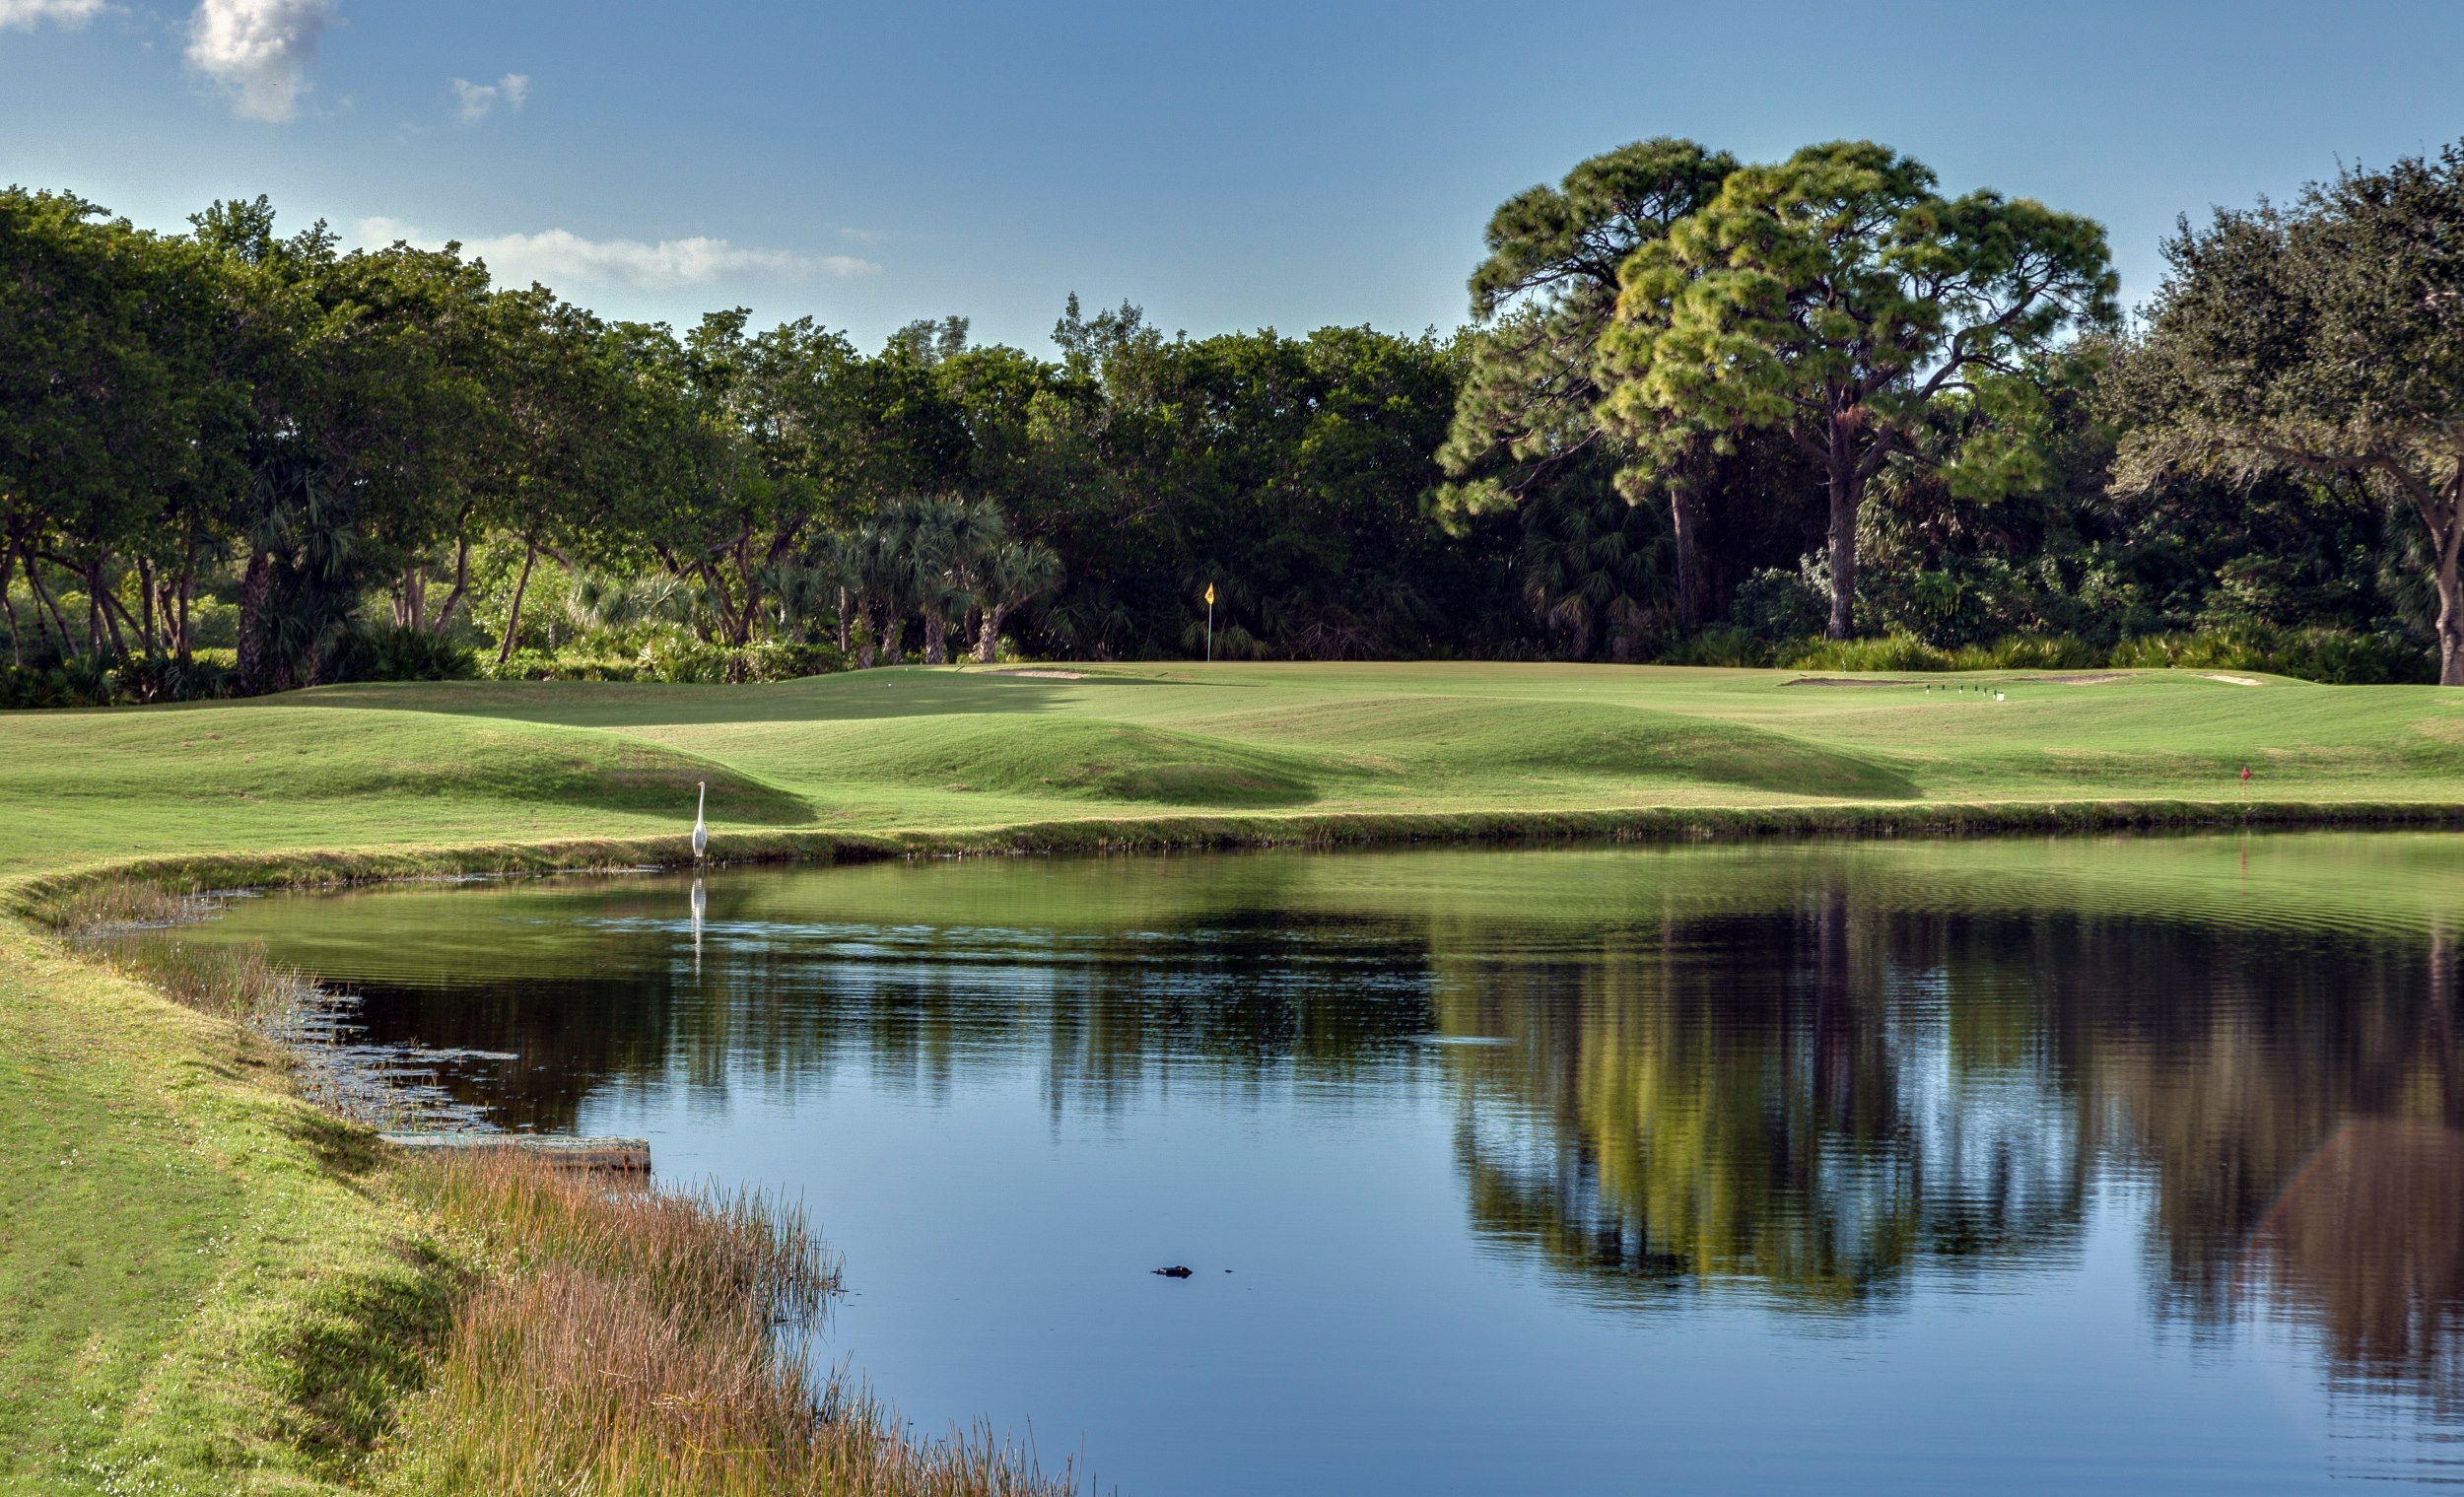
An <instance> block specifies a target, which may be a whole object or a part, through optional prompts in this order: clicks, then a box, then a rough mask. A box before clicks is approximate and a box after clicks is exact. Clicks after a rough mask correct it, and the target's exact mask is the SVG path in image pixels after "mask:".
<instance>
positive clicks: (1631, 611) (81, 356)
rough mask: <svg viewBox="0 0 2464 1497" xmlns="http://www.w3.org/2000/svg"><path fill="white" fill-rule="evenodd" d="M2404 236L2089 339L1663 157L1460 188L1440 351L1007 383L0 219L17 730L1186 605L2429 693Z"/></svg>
mask: <svg viewBox="0 0 2464 1497" xmlns="http://www.w3.org/2000/svg"><path fill="white" fill-rule="evenodd" d="M2460 243H2464V156H2459V153H2458V150H2457V149H2456V148H2449V149H2447V150H2446V151H2444V152H2442V153H2439V154H2436V155H2434V156H2424V157H2420V158H2412V159H2407V160H2403V161H2400V162H2398V163H2397V164H2395V165H2394V166H2393V167H2390V168H2385V169H2376V170H2365V169H2362V168H2358V167H2357V168H2352V169H2348V170H2345V171H2344V172H2342V173H2341V174H2340V175H2339V176H2338V177H2336V178H2335V179H2334V180H2332V181H2328V182H2324V183H2320V184H2317V185H2315V186H2313V187H2311V188H2309V189H2307V190H2306V191H2305V192H2303V193H2302V194H2301V195H2300V196H2299V197H2297V198H2296V199H2295V200H2293V202H2291V203H2289V204H2285V205H2270V204H2261V205H2259V206H2256V207H2253V208H2248V209H2225V210H2219V211H2217V212H2216V213H2215V214H2214V215H2213V217H2212V219H2211V221H2209V222H2208V223H2205V224H2201V225H2195V226H2194V225H2192V224H2191V223H2189V222H2188V221H2187V220H2185V221H2184V222H2183V223H2182V224H2181V226H2180V227H2179V228H2178V230H2177V232H2176V234H2175V235H2174V236H2173V237H2172V238H2170V239H2168V240H2167V242H2166V244H2165V252H2166V255H2167V259H2168V262H2169V266H2170V270H2169V273H2168V275H2167V277H2166V279H2165V281H2164V283H2163V285H2162V286H2161V288H2160V289H2159V290H2158V291H2157V293H2156V297H2155V298H2154V300H2153V301H2152V302H2151V303H2150V304H2149V305H2148V306H2145V307H2143V308H2141V309H2140V314H2139V315H2138V317H2137V318H2136V319H2135V320H2127V321H2126V320H2125V318H2124V317H2123V316H2122V314H2121V310H2120V308H2119V307H2118V306H2117V302H2116V293H2117V287H2116V281H2115V277H2114V275H2113V272H2112V269H2111V266H2110V263H2109V257H2108V252H2107V246H2106V243H2105V238H2104V234H2103V231H2102V230H2101V228H2099V227H2098V226H2097V225H2096V224H2094V223H2093V222H2091V221H2089V220H2088V219H2085V218H2082V217H2080V216H2078V215H2074V214H2066V213H2062V212H2058V211H2055V210H2053V209H2049V208H2047V207H2044V206H2043V205H2040V204H2037V203H2034V202H2032V201H2029V200H2025V199H2015V198H2007V197H2005V196H2003V195H2001V194H1998V193H1995V192H1992V191H1988V190H1978V191H1972V192H1968V193H1966V194H1964V195H1960V196H1949V195H1946V194H1945V193H1944V192H1943V191H1941V190H1940V188H1939V185H1938V183H1937V180H1936V178H1935V175H1934V173H1933V172H1932V171H1930V170H1928V169H1926V168H1925V167H1924V166H1923V164H1921V163H1919V162H1916V161H1914V160H1912V159H1910V158H1908V157H1905V156H1903V155H1898V154H1896V153H1893V152H1890V151H1888V150H1886V149H1884V148H1882V147H1879V146H1875V145H1872V144H1870V143H1857V142H1851V143H1834V144H1828V145H1821V146H1815V147H1810V148H1808V149H1807V150H1804V151H1801V152H1799V153H1797V154H1796V155H1795V156H1793V157H1791V158H1789V159H1787V160H1786V161H1783V162H1778V163H1765V164H1752V163H1743V162H1740V161H1738V160H1737V159H1735V158H1734V157H1732V156H1729V155H1727V154H1725V153H1722V152H1718V151H1716V150H1712V149H1710V148H1707V147H1705V146H1702V145H1699V144H1696V143H1694V142H1689V141H1680V140H1666V139H1664V140H1656V141H1649V142H1644V143H1640V144H1637V145H1633V146H1628V147H1625V148H1622V149H1619V150H1616V151H1611V152H1608V153H1606V154H1604V155H1602V156H1599V157H1595V158H1592V159H1590V160H1588V161H1585V162H1582V163H1580V164H1578V165H1577V166H1576V167H1575V168H1574V169H1573V170H1571V171H1570V172H1568V173H1567V174H1566V176H1565V177H1564V178H1563V179H1562V180H1561V181H1560V182H1559V183H1557V184H1554V185H1545V186H1540V187H1535V188H1533V189H1531V190H1529V191H1527V192H1524V193H1521V194H1518V195H1517V196H1516V197H1514V198H1512V199H1510V200H1509V201H1508V202H1507V203H1505V204H1504V205H1503V206H1501V207H1500V208H1499V209H1498V211H1497V213H1496V214H1495V215H1494V216H1493V218H1492V219H1491V221H1490V223H1489V226H1488V232H1487V239H1486V245H1487V252H1486V254H1485V256H1484V257H1483V258H1482V259H1481V260H1480V262H1479V263H1478V264H1477V265H1476V266H1475V267H1474V269H1473V272H1472V276H1471V280H1470V290H1471V307H1470V311H1471V317H1470V320H1469V322H1468V323H1467V324H1466V325H1465V326H1464V327H1462V328H1461V329H1458V330H1457V331H1455V332H1454V333H1452V334H1450V335H1446V336H1442V337H1441V336H1439V335H1437V334H1435V333H1434V332H1432V333H1427V334H1423V335H1421V336H1417V337H1402V336H1397V335H1393V334H1388V333H1381V332H1377V331H1374V330H1371V329H1367V328H1340V327H1336V328H1324V329H1320V330H1319V331H1317V332H1314V333H1310V334H1308V335H1306V336H1297V337H1295V336H1289V335H1284V334H1280V333H1277V332H1275V331H1273V330H1271V329H1267V330H1261V331H1257V332H1250V333H1229V334H1222V335H1216V336H1211V337H1198V338H1193V337H1190V336H1188V335H1186V334H1177V335H1170V336H1167V335H1166V334H1165V333H1163V332H1162V331H1161V330H1160V329H1159V328H1157V327H1155V326H1153V325H1152V324H1150V323H1149V322H1148V321H1147V319H1146V318H1145V317H1144V315H1143V314H1142V313H1141V312H1140V310H1139V309H1138V308H1136V307H1134V306H1127V305H1124V306H1120V307H1117V308H1113V309H1110V310H1103V311H1097V312H1095V313H1093V314H1091V315H1090V314H1088V313H1086V312H1085V311H1084V310H1083V309H1082V308H1081V307H1080V306H1079V304H1078V303H1077V300H1076V299H1075V298H1074V297H1073V298H1071V299H1070V301H1069V303H1068V305H1067V306H1066V307H1065V309H1064V310H1063V312H1062V314H1061V318H1060V320H1059V322H1058V323H1057V325H1056V326H1055V329H1054V333H1053V343H1054V352H1053V354H1052V355H1051V356H1049V357H1048V356H1041V355H1038V354H1035V353H1032V352H1029V351H1026V350H1021V349H1016V348H1011V347H1006V346H998V345H993V346H984V345H977V344H975V343H973V342H971V340H970V337H969V326H968V324H967V322H966V321H965V319H963V318H959V317H947V318H943V319H940V320H938V321H923V322H917V323H913V324H911V325H909V326H907V327H905V328H903V329H901V330H900V331H899V332H898V333H896V334H895V335H893V336H892V337H891V338H890V339H888V340H887V342H886V343H885V344H884V345H883V346H882V347H880V348H878V349H875V350H870V351H867V350H863V349H859V348H858V347H856V345H855V344H854V343H853V342H852V341H851V340H850V339H849V338H848V337H847V336H845V335H844V334H842V333H839V332H835V331H832V330H830V329H828V328H826V327H823V326H821V325H819V324H817V323H815V322H814V321H812V320H811V319H809V318H804V319H797V320H794V321H790V322H787V323H783V324H781V325H779V326H776V327H771V328H767V329H758V328H756V327H754V326H753V325H752V323H751V320H750V318H749V316H748V314H747V313H746V312H744V311H743V310H741V309H732V310H725V311H719V312H714V313H712V314H710V315H707V316H705V317H703V318H702V319H701V320H700V322H699V323H698V324H696V325H694V326H692V327H690V328H687V329H684V330H683V331H681V332H679V331H677V330H676V329H674V328H671V327H669V326H667V325H665V324H646V323H638V322H625V321H617V320H610V319H605V318H601V317H599V316H597V315H596V314H594V313H592V312H590V311H589V310H587V309H585V308H582V307H580V306H574V305H572V304H570V303H567V302H565V301H563V300H562V299H560V298H558V297H557V296H556V295H555V294H554V293H552V292H551V291H549V290H548V289H546V288H544V287H540V286H528V287H512V286H500V285H498V284H496V283H495V282H494V281H493V280H492V278H491V276H490V274H489V272H488V269H487V267H486V266H485V264H484V263H482V262H481V261H478V260H476V259H472V258H469V257H467V256H465V255H463V254H462V253H461V252H460V251H459V250H458V248H457V247H455V246H451V245H448V246H446V247H445V248H444V249H442V250H428V249H420V248H417V247H414V246H412V245H409V244H406V243H395V244H392V245H388V246H383V247H379V248H368V249H359V250H348V251H346V250H344V249H343V248H342V247H341V245H340V244H339V242H338V240H337V238H336V237H335V236H334V235H333V234H332V233H330V232H329V231H328V230H327V229H326V228H325V226H323V225H322V224H314V225H310V226H308V227H307V228H306V229H302V230H299V231H298V232H295V233H291V234H288V235H285V234H283V233H281V232H280V231H278V229H277V226H276V222H275V216H274V212H273V209H272V207H271V206H270V205H269V204H268V203H267V202H266V201H265V200H264V199H262V198H259V199H256V200H254V201H248V202H240V201H231V202H219V203H216V204H213V205H212V206H210V207H208V208H207V209H205V210H204V211H202V212H200V213H198V214H196V215H195V216H194V217H193V218H192V219H191V220H190V222H189V226H188V229H187V231H186V232H184V233H179V234H158V233H149V232H146V231H142V230H139V229H136V228H134V227H133V226H131V225H130V224H128V223H127V222H125V221H123V220H118V219H114V218H111V217H109V216H108V215H107V214H106V213H105V212H104V210H103V209H101V208H100V207H98V206H96V205H94V204H91V203H87V202H84V201H82V200H80V199H78V198H76V197H74V196H72V195H68V194H64V193H55V192H43V191H33V190H27V189H22V188H12V189H9V190H8V191H6V192H5V193H0V575H5V578H6V583H7V585H6V586H5V587H0V629H5V630H6V632H7V634H8V636H9V647H10V655H9V668H10V672H11V676H10V679H11V681H12V682H14V683H15V686H14V687H13V690H14V692H15V696H16V699H17V700H34V701H40V700H68V699H73V698H76V697H78V696H79V695H80V694H81V693H82V695H83V697H84V698H86V699H92V700H103V699H108V698H112V697H117V698H123V699H136V700H148V699H152V698H156V697H163V696H187V695H201V694H214V693H219V692H223V691H233V690H237V691H247V692H256V691H270V690H279V689H284V688H287V687H292V686H300V685H308V684H314V683H318V682H325V681H333V680H339V679H347V678H350V677H353V676H372V675H375V676H382V675H406V674H408V675H416V674H445V673H452V672H454V671H457V670H462V669H468V668H471V667H472V666H473V664H474V663H475V664H476V665H477V666H478V667H479V668H483V669H489V670H494V671H497V672H501V673H513V674H551V673H575V672H582V673H598V672H600V671H606V672H610V673H621V672H626V671H633V670H647V671H653V672H656V673H663V674H671V675H675V674H694V673H697V672H698V673H705V674H710V675H717V676H724V677H729V678H739V679H740V678H743V677H744V676H746V675H764V674H784V673H793V672H800V671H805V670H812V669H822V668H834V667H839V666H852V667H861V666H867V665H873V664H880V663H891V662H897V661H900V660H903V659H908V658H911V657H915V658H922V659H924V660H925V661H928V662H933V663H938V662H940V661H943V660H945V659H948V658H952V657H954V656H957V655H962V654H963V655H971V656H972V657H974V658H976V659H980V660H991V659H993V658H995V657H997V655H998V654H999V652H1000V650H1001V649H1002V648H1003V647H1004V642H1005V641H1006V642H1007V645H1008V647H1010V648H1013V649H1016V650H1020V651H1023V652H1026V653H1028V654H1032V655H1038V656H1052V657H1072V658H1137V657H1162V656H1173V655H1184V654H1189V653H1195V652H1196V651H1197V649H1198V647H1200V646H1201V639H1202V632H1203V629H1204V607H1205V605H1204V602H1203V595H1204V593H1205V591H1206V589H1207V588H1208V587H1209V586H1210V585H1211V586H1212V587H1214V588H1215V589H1216V592H1217V597H1218V604H1217V618H1218V628H1217V632H1216V640H1215V644H1216V648H1217V651H1218V653H1221V654H1225V655H1229V656H1233V657H1244V656H1277V657H1302V658H1364V657H1391V656H1424V657H1426V656H1488V657H1510V658H1540V657H1552V658H1577V659H1606V660H1641V659H1655V658H1657V659H1675V660H1696V661H1703V662H1731V663H1745V662H1748V661H1751V660H1761V659H1773V658H1780V657H1783V656H1785V655H1786V654H1787V653H1788V652H1789V651H1791V650H1795V651H1797V652H1798V654H1799V655H1801V656H1802V655H1803V654H1804V653H1805V651H1807V650H1809V649H1815V648H1819V647H1821V646H1815V645H1814V644H1812V643H1810V642H1811V641H1812V640H1813V639H1814V638H1815V637H1827V638H1828V639H1829V640H1831V641H1834V642H1845V641H1850V640H1852V639H1854V638H1855V637H1857V636H1860V635H1885V636H1890V637H1892V638H1893V639H1894V640H1899V641H1903V642H1906V643H1907V644H1909V645H1910V646H1912V647H1914V646H1923V647H1926V648H1934V649H1952V648H1957V647H1960V646H1970V647H1976V646H1987V645H1990V644H1991V643H1992V642H1995V641H1998V640H2007V639H2012V638H2020V639H2028V640H2037V641H2057V642H2063V643H2062V645H2061V647H2062V648H2064V649H2072V650H2075V651H2088V652H2090V653H2093V652H2100V651H2109V650H2113V649H2116V648H2123V649H2127V648H2130V647H2133V642H2145V641H2152V640H2153V641H2162V640H2167V639H2179V638H2181V637H2183V636H2213V637H2218V638H2251V637H2256V636H2258V635H2263V634H2266V633H2268V632H2270V631H2275V632H2279V633H2281V632H2284V631H2291V630H2306V631H2309V632H2310V633H2312V634H2314V635H2320V636H2324V637H2332V638H2334V639H2336V640H2339V641H2343V642H2345V644H2346V646H2348V648H2347V657H2348V658H2357V659H2361V660H2362V661H2363V662H2364V666H2365V668H2366V670H2375V671H2376V672H2377V673H2379V674H2380V675H2392V676H2396V677H2402V676H2405V675H2407V674H2409V673H2412V672H2415V671H2419V672H2422V673H2425V674H2427V673H2429V672H2430V670H2432V669H2433V668H2434V670H2435V673H2436V675H2437V678H2438V679H2441V680H2445V681H2448V682H2449V683H2451V684H2452V683H2457V682H2464V595H2460V594H2459V586H2458V566H2457V561H2458V550H2459V544H2460V543H2464V517H2460V515H2459V501H2460V500H2464V492H2460V491H2459V484H2464V476H2460V474H2464V464H2460V463H2459V460H2458V459H2459V453H2464V419H2460V418H2459V413H2460V412H2464V336H2459V334H2464V326H2459V322H2458V319H2459V318H2464V250H2459V249H2458V247H2457V246H2458V245H2459V244H2460ZM1841 647H1846V646H1841ZM2369 662H2376V663H2375V664H2370V663H2369ZM36 681H42V682H48V683H50V688H49V689H50V690H51V692H52V696H50V697H45V696H43V695H42V692H41V690H40V689H37V688H36V687H34V686H32V685H30V684H29V683H31V682H36ZM62 692H65V693H66V696H65V697H64V696H62V695H61V693H62Z"/></svg>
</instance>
